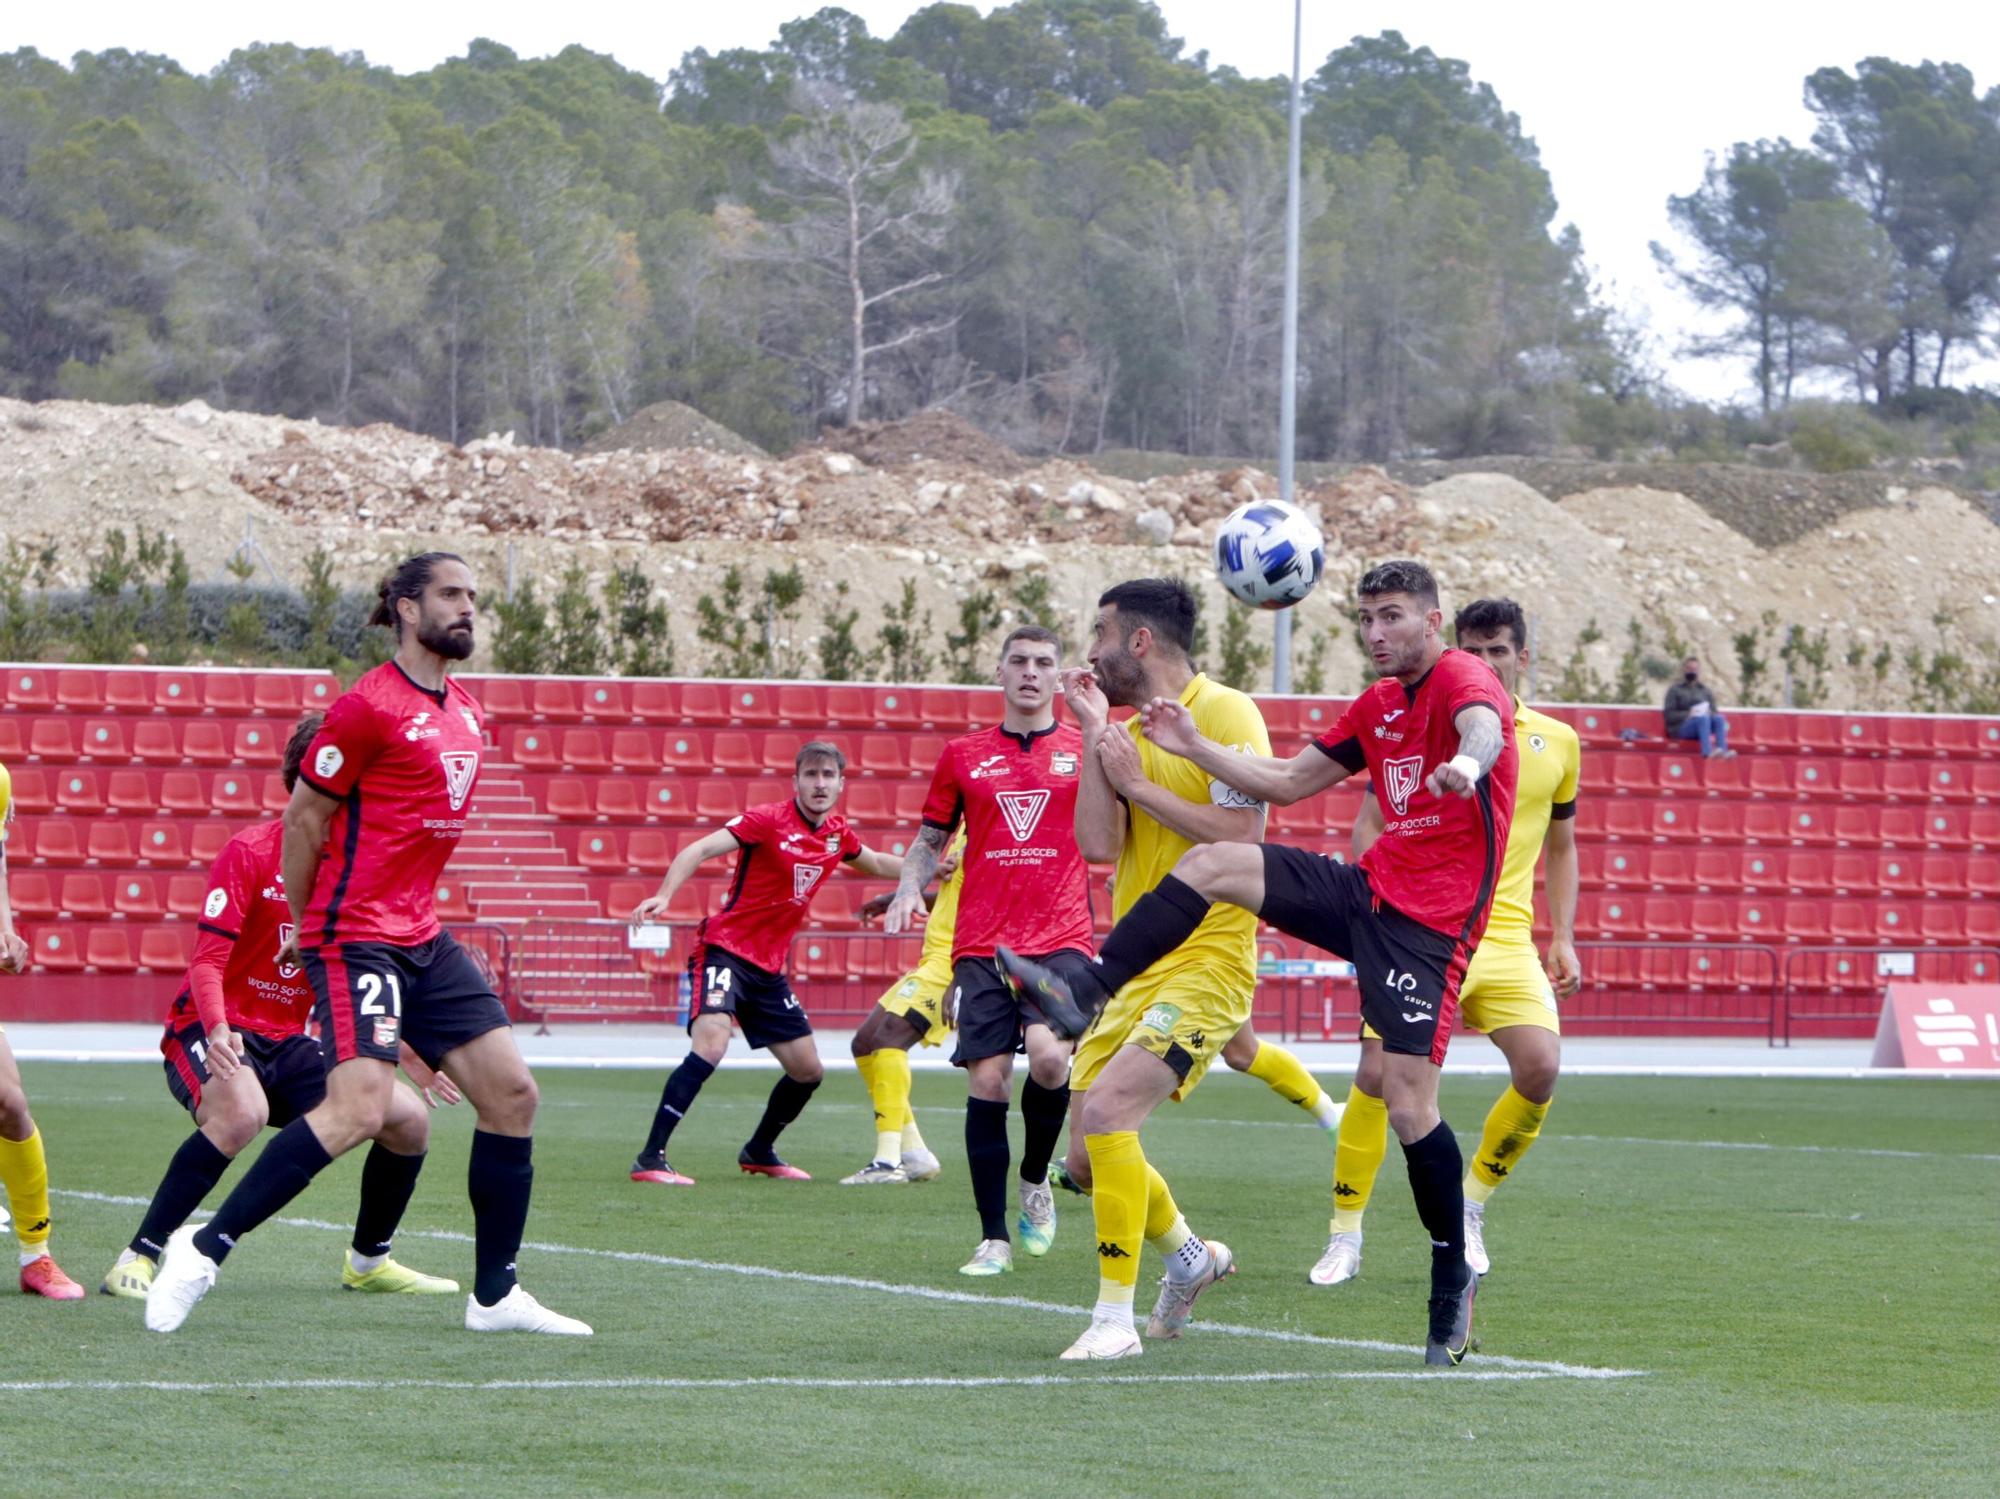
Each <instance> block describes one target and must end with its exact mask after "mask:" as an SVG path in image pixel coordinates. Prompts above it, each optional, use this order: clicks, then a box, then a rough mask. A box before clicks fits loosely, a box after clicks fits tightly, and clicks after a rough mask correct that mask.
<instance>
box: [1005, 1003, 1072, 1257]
mask: <svg viewBox="0 0 2000 1499" xmlns="http://www.w3.org/2000/svg"><path fill="white" fill-rule="evenodd" d="M1027 1044H1028V1080H1027V1082H1026V1083H1024V1084H1023V1085H1022V1087H1021V1124H1022V1142H1021V1170H1020V1183H1019V1191H1020V1194H1021V1216H1020V1220H1019V1221H1018V1222H1017V1223H1016V1225H1015V1227H1016V1229H1017V1230H1018V1231H1019V1233H1020V1235H1021V1247H1022V1248H1023V1249H1025V1250H1027V1251H1028V1253H1029V1254H1031V1255H1034V1256H1036V1257H1037V1258H1039V1257H1040V1256H1042V1255H1045V1254H1047V1253H1048V1252H1049V1249H1050V1248H1051V1247H1052V1246H1053V1245H1054V1244H1055V1241H1056V1197H1055V1191H1054V1189H1053V1188H1052V1187H1051V1186H1050V1184H1049V1160H1050V1158H1051V1157H1052V1156H1054V1154H1055V1150H1056V1142H1057V1141H1058V1140H1060V1139H1061V1138H1062V1130H1063V1123H1064V1121H1066V1120H1067V1119H1068V1117H1069V1047H1068V1045H1066V1044H1065V1043H1063V1042H1060V1041H1057V1040H1056V1039H1055V1037H1054V1036H1053V1035H1051V1034H1050V1033H1049V1032H1048V1029H1047V1028H1046V1027H1044V1026H1030V1027H1029V1028H1028V1038H1027Z"/></svg>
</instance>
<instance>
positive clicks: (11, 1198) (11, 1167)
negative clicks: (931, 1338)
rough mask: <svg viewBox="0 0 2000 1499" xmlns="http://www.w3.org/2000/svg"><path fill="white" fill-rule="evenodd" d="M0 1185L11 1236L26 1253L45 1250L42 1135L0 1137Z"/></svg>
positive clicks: (46, 1225) (46, 1187)
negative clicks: (4, 1193) (9, 1217)
mask: <svg viewBox="0 0 2000 1499" xmlns="http://www.w3.org/2000/svg"><path fill="white" fill-rule="evenodd" d="M0 1185H4V1186H5V1187H6V1188H7V1206H8V1208H9V1209H10V1210H11V1211H12V1212H13V1214H14V1237H15V1238H17V1239H19V1240H20V1241H21V1248H22V1249H24V1250H27V1251H30V1252H32V1251H34V1250H38V1249H46V1248H47V1247H48V1242H49V1158H48V1157H47V1156H46V1155H44V1154H43V1153H42V1132H41V1131H40V1130H35V1131H33V1132H32V1133H31V1134H29V1136H28V1138H27V1139H25V1140H9V1139H7V1138H5V1137H4V1136H0Z"/></svg>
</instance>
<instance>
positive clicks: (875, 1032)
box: [840, 1004, 917, 1187]
mask: <svg viewBox="0 0 2000 1499" xmlns="http://www.w3.org/2000/svg"><path fill="white" fill-rule="evenodd" d="M916 1040H917V1034H916V1030H915V1028H914V1027H913V1026H911V1025H910V1023H909V1022H908V1021H906V1020H904V1019H902V1018H901V1017H900V1016H896V1015H891V1014H890V1013H889V1012H888V1011H887V1010H885V1009H884V1008H883V1007H882V1006H881V1005H879V1004H878V1005H876V1006H875V1008H874V1009H872V1010H870V1011H869V1012H868V1017H867V1018H866V1019H865V1020H863V1021H862V1022H861V1027H860V1029H859V1030H857V1031H856V1032H855V1033H854V1046H853V1050H854V1070H855V1071H856V1072H857V1073H858V1074H859V1075H860V1077H861V1084H862V1086H863V1087H864V1088H866V1089H867V1090H868V1102H869V1105H870V1107H871V1108H872V1109H873V1111H874V1116H875V1153H874V1154H873V1155H872V1156H870V1157H869V1158H868V1162H867V1164H866V1165H864V1166H863V1167H862V1168H861V1169H860V1170H859V1171H856V1172H855V1173H853V1174H852V1175H851V1176H844V1177H842V1178H841V1179H840V1184H841V1185H842V1186H843V1187H877V1186H902V1185H905V1184H907V1183H908V1182H909V1180H910V1176H909V1173H908V1172H907V1171H905V1170H904V1169H903V1121H904V1117H905V1116H906V1115H907V1114H908V1113H909V1110H910V1057H909V1052H908V1048H909V1047H910V1046H911V1045H913V1044H915V1042H916Z"/></svg>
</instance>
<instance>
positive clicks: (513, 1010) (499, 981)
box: [448, 922, 519, 1015]
mask: <svg viewBox="0 0 2000 1499" xmlns="http://www.w3.org/2000/svg"><path fill="white" fill-rule="evenodd" d="M448 930H449V931H450V932H451V935H452V937H453V938H454V939H455V940H456V941H457V942H458V945H459V946H460V947H462V948H464V949H465V950H466V952H468V953H470V954H471V956H472V961H473V963H474V964H475V965H476V966H477V967H478V969H479V971H480V973H481V974H483V975H484V976H485V978H486V982H487V983H489V984H491V985H492V986H493V992H494V993H495V994H497V995H499V996H500V1002H501V1003H502V1004H504V1005H505V1006H506V1007H507V1013H508V1014H509V1015H518V1013H519V1012H518V1009H517V1007H516V1006H515V1003H514V995H513V974H512V968H513V964H512V963H511V962H510V961H509V960H510V958H511V956H512V949H513V938H512V934H511V933H510V932H509V930H508V929H507V928H506V927H504V926H495V925H493V924H492V923H480V922H467V923H465V924H464V925H463V926H461V925H459V924H458V923H456V922H453V923H451V925H450V927H449V928H448Z"/></svg>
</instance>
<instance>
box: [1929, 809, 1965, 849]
mask: <svg viewBox="0 0 2000 1499" xmlns="http://www.w3.org/2000/svg"><path fill="white" fill-rule="evenodd" d="M1924 841H1925V842H1926V843H1928V844H1930V846H1931V847H1932V848H1970V847H1971V846H1972V835H1971V833H1970V832H1969V831H1968V829H1967V824H1966V818H1965V809H1964V808H1962V807H1937V806H1933V807H1931V808H1930V809H1928V811H1927V812H1926V813H1925V816H1924Z"/></svg>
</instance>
